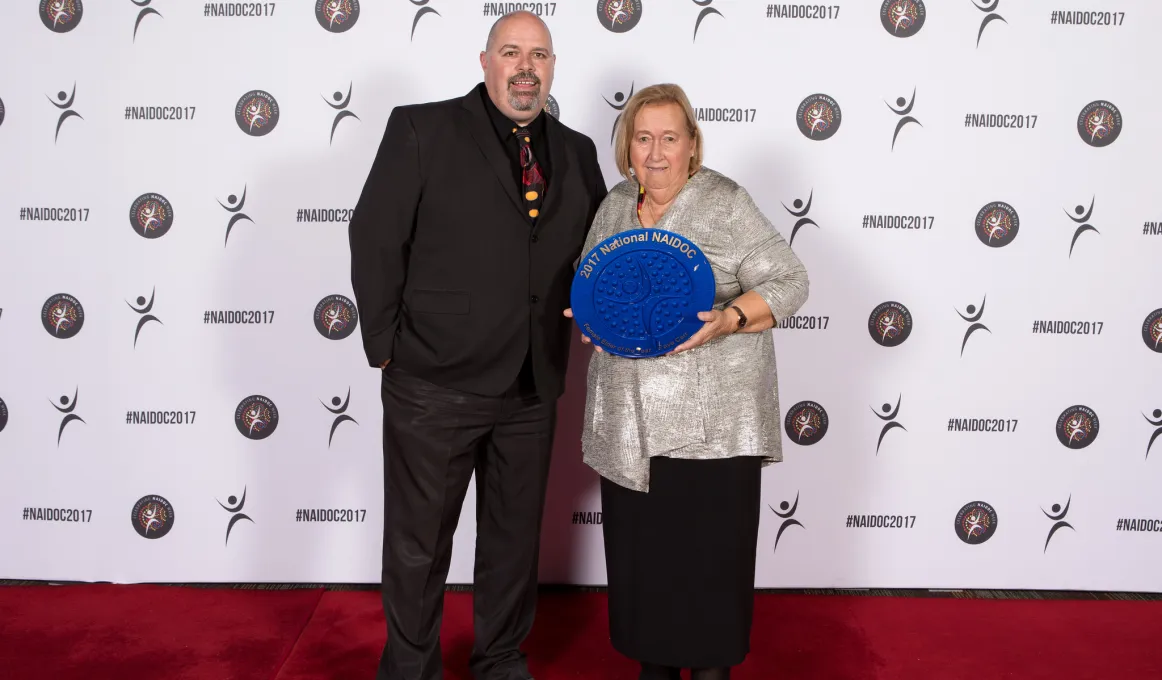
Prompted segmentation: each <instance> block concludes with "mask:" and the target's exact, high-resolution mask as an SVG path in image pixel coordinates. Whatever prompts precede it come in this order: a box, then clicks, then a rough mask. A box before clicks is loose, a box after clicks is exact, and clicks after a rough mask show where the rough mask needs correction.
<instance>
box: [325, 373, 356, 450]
mask: <svg viewBox="0 0 1162 680" xmlns="http://www.w3.org/2000/svg"><path fill="white" fill-rule="evenodd" d="M319 403H320V404H323V408H325V409H327V410H328V411H330V412H331V413H332V414H334V416H335V419H334V420H333V421H331V433H330V434H328V435H327V448H331V440H332V439H334V438H335V430H336V429H338V427H339V426H340V425H342V424H343V423H348V422H349V423H355V424H356V425H358V424H359V423H358V422H357V421H356V420H355V419H354V418H352V417H351V416H349V415H347V407H348V406H350V405H351V388H350V387H348V388H347V398H346V399H340V398H339V397H338V396H337V395H336V396H334V397H331V406H327V405H326V404H325V403H323V402H322V401H321V400H320V401H319Z"/></svg>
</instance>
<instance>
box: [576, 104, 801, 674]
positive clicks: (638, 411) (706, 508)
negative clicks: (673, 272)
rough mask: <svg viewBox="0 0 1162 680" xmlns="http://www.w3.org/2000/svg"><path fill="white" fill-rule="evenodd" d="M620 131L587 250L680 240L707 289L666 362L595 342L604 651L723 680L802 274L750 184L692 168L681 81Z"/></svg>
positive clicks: (590, 421) (694, 143)
mask: <svg viewBox="0 0 1162 680" xmlns="http://www.w3.org/2000/svg"><path fill="white" fill-rule="evenodd" d="M616 137H617V141H616V145H615V150H616V151H615V152H616V154H617V167H618V170H619V171H620V172H621V174H622V175H623V176H624V177H625V181H623V182H621V183H619V184H618V185H617V186H616V187H614V188H613V189H612V190H611V192H610V193H609V195H608V197H607V198H606V199H605V202H604V203H603V204H602V205H601V207H600V209H599V210H598V212H597V215H596V217H595V219H594V221H593V227H592V229H591V231H590V233H589V237H588V239H587V241H586V244H585V247H584V251H583V252H586V253H587V252H588V251H589V250H590V249H591V248H593V247H594V246H595V245H596V244H597V243H599V242H601V241H603V240H605V239H606V238H609V237H611V236H613V235H615V234H617V233H620V232H623V231H626V230H630V229H642V228H646V229H651V228H655V229H662V230H666V231H670V232H674V233H677V234H680V235H681V236H683V237H685V238H687V239H689V240H690V241H692V242H693V243H695V244H696V245H698V247H699V248H700V249H701V250H702V252H703V253H704V254H705V255H706V256H707V258H708V259H709V261H710V263H711V265H712V269H713V272H714V279H715V296H714V305H713V308H712V309H711V310H709V311H705V312H700V313H699V315H698V318H699V319H700V320H701V321H703V322H705V323H704V324H703V326H702V327H701V329H700V330H699V331H698V333H696V334H695V335H694V336H692V337H691V338H690V339H689V340H687V341H686V342H684V343H683V344H681V345H679V346H678V347H676V348H675V349H674V350H673V351H672V352H670V353H669V354H666V355H664V356H659V357H654V358H637V359H631V358H624V357H619V356H614V355H612V354H609V353H608V352H603V351H601V348H600V347H599V346H596V345H595V349H597V353H596V354H594V355H593V356H592V358H591V361H590V364H589V374H588V382H587V388H588V394H587V396H586V404H585V424H584V431H583V434H582V450H583V452H584V460H585V463H586V464H587V465H589V466H590V467H592V468H593V469H594V470H596V471H597V472H598V473H599V474H600V475H601V502H602V511H603V517H602V521H603V531H604V537H605V558H606V569H607V573H608V584H609V588H608V592H609V617H610V621H609V623H610V632H611V636H612V643H613V646H614V648H616V649H617V650H618V651H619V652H621V653H622V654H624V655H626V656H628V657H630V658H633V659H636V660H638V661H639V662H640V663H641V665H642V672H641V676H640V677H641V678H642V679H643V680H644V679H647V678H658V679H667V680H670V679H672V680H678V679H679V678H680V675H679V673H680V671H681V669H682V668H690V669H692V671H691V678H692V680H719V679H721V678H728V677H729V676H730V668H731V667H732V666H735V665H738V664H740V663H741V662H742V661H743V659H744V658H745V657H746V655H747V653H748V652H749V648H750V645H749V641H750V626H751V618H752V612H753V606H754V574H755V557H756V554H755V551H756V542H757V540H758V526H759V495H760V481H761V478H760V471H761V468H762V467H763V466H765V465H768V464H770V463H774V462H777V461H780V460H782V439H781V437H782V433H781V430H780V415H779V402H778V394H777V380H776V369H775V353H774V347H773V343H772V334H771V333H768V332H767V331H768V330H770V329H771V328H773V327H774V326H775V323H776V321H777V320H778V319H782V318H785V317H787V316H789V315H791V314H794V313H795V311H796V310H798V309H799V307H801V306H802V305H803V302H804V301H805V300H806V298H807V288H808V282H807V273H806V270H805V269H804V267H803V264H802V263H801V262H800V261H799V258H798V257H796V256H795V254H794V253H793V252H792V251H791V249H790V247H789V246H788V245H787V243H786V241H784V240H783V238H782V236H781V235H780V234H779V232H778V231H776V230H775V228H774V226H773V225H772V224H771V223H770V222H769V221H768V220H767V219H766V217H764V216H763V214H762V212H760V210H759V209H758V207H757V206H756V205H755V203H754V201H753V200H751V197H750V195H749V194H748V193H747V191H746V190H745V189H743V188H742V187H741V186H739V185H738V184H736V183H735V182H734V181H732V180H731V179H729V178H727V177H725V176H723V175H722V174H720V173H718V172H716V171H714V170H711V169H709V168H705V167H702V134H701V131H700V130H699V128H698V124H697V122H696V119H695V117H694V112H693V110H692V109H691V108H690V103H689V101H688V100H687V98H686V95H685V93H684V92H683V91H682V89H681V88H679V87H678V86H676V85H654V86H651V87H647V88H646V89H644V90H640V91H639V92H637V93H636V94H635V95H634V96H633V97H631V98H630V100H629V102H628V103H627V104H626V107H625V112H624V113H623V115H622V116H621V119H620V121H619V123H618V128H617V131H616ZM565 315H566V316H569V317H572V310H566V312H565ZM583 341H585V342H590V340H589V338H583Z"/></svg>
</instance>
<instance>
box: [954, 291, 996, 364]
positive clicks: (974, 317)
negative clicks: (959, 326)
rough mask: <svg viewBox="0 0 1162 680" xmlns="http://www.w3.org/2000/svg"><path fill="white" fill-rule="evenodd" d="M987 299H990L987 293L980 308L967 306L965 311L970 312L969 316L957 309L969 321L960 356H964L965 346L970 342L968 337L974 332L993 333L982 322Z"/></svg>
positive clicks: (961, 344) (961, 316)
mask: <svg viewBox="0 0 1162 680" xmlns="http://www.w3.org/2000/svg"><path fill="white" fill-rule="evenodd" d="M986 300H988V296H987V295H986V296H984V297H983V298H981V301H980V309H979V310H978V309H977V308H976V305H969V306H968V307H965V309H964V311H966V312H968V316H965V315H964V314H961V313H960V310H959V309H958V310H956V313H957V314H958V315H959V316H960V318H962V319H964V320H965V321H967V322H968V323H969V326H968V330H966V331H965V332H964V340H963V341H962V342H961V343H960V356H962V357H963V356H964V347H965V345H967V344H968V339H969V338H970V337H972V334H973V333H975V332H977V331H988V332H989V334H990V335H991V334H992V330H990V329H989V327H988V326H986V325H984V324H983V323H981V322H980V318H981V317H982V316H984V303H985V301H986Z"/></svg>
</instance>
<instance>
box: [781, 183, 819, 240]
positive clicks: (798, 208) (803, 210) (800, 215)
mask: <svg viewBox="0 0 1162 680" xmlns="http://www.w3.org/2000/svg"><path fill="white" fill-rule="evenodd" d="M814 198H815V190H814V189H811V193H809V194H807V203H806V204H804V203H803V199H801V198H796V199H795V200H794V201H792V202H791V205H792V206H793V207H794V209H791V208H788V207H787V204H786V203H783V209H784V210H786V211H787V212H789V213H791V215H792V216H793V217H795V218H796V220H795V226H793V227H791V240H790V242H789V243H788V244H787V245H789V246H794V245H795V234H798V233H799V230H800V229H801V228H803V227H805V226H807V225H808V224H810V225H811V226H813V227H815V228H816V229H819V225H818V224H816V222H815V220H813V219H811V218H810V217H807V213H808V212H810V210H811V201H812V200H814Z"/></svg>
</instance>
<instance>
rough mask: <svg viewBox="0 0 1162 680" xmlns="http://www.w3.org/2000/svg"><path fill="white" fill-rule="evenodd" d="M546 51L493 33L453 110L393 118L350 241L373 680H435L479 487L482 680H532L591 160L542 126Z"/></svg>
mask: <svg viewBox="0 0 1162 680" xmlns="http://www.w3.org/2000/svg"><path fill="white" fill-rule="evenodd" d="M555 62H556V56H555V55H554V54H553V45H552V38H551V36H550V35H549V30H548V27H547V26H545V24H544V22H542V21H541V20H540V19H539V18H537V17H536V16H535V15H533V14H530V13H528V12H517V13H513V14H509V15H507V16H505V17H502V18H501V19H500V20H499V21H497V22H496V24H495V25H494V26H493V28H492V31H491V32H490V33H489V37H488V41H487V44H486V46H485V50H484V51H483V52H482V53H481V54H480V64H481V67H482V68H483V70H484V82H483V83H481V84H479V85H478V86H477V87H476V88H474V89H473V90H472V91H471V92H469V93H468V94H467V95H465V96H463V97H458V98H456V99H450V100H447V101H441V102H435V103H428V104H419V105H411V106H400V107H397V108H395V109H394V110H393V111H392V112H391V115H390V117H389V118H388V122H387V129H386V132H385V133H384V136H383V140H382V142H381V144H380V146H379V149H378V151H377V154H376V157H375V160H374V162H373V164H372V167H371V171H370V174H369V176H368V177H367V181H366V183H365V185H364V187H363V190H362V194H361V196H360V198H359V202H358V203H357V205H356V208H355V212H354V215H353V217H352V220H351V223H350V233H349V235H350V246H351V260H352V262H351V279H352V287H353V289H354V293H355V299H356V304H357V305H358V307H359V310H360V315H361V322H362V323H361V331H360V332H361V334H362V338H363V345H364V349H365V351H366V354H367V359H368V362H369V363H370V364H371V365H372V366H375V367H379V368H381V369H383V370H382V374H383V375H382V390H381V392H382V401H383V409H384V433H383V434H384V436H383V448H384V506H385V507H384V532H383V606H384V612H385V614H386V617H387V629H388V639H387V644H386V646H385V648H384V652H383V657H382V659H381V661H380V665H379V673H378V675H377V678H378V680H431V679H436V678H441V677H442V667H441V659H440V653H441V650H440V644H439V632H440V619H441V613H442V607H443V594H444V586H445V583H446V579H447V575H448V567H449V562H450V560H451V551H452V535H453V532H454V531H455V529H456V525H457V520H458V519H459V516H460V509H461V506H462V504H463V502H464V496H465V493H466V491H467V487H468V484H469V481H470V479H471V477H472V474H473V472H475V474H476V501H477V502H476V519H477V540H476V555H475V560H476V562H475V573H474V586H475V595H474V611H475V634H476V640H475V645H474V647H473V651H472V655H471V667H472V672H473V674H474V675H475V677H476V678H477V679H478V680H526V679H528V678H531V676H530V675H529V672H528V667H527V664H526V660H525V655H524V654H523V653H522V652H521V651H520V649H519V647H520V644H521V643H522V641H523V640H524V639H525V637H526V636H527V635H528V633H529V630H530V629H531V627H532V622H533V614H534V609H535V604H536V588H537V564H538V552H539V546H540V532H541V515H542V510H543V508H544V499H545V487H546V485H547V481H548V471H549V457H550V452H551V450H552V441H553V432H554V427H555V415H556V411H555V404H556V400H557V398H558V397H559V396H560V395H561V393H562V392H563V391H564V381H565V372H566V364H567V361H568V355H569V341H570V338H571V333H572V327H571V326H570V323H571V322H570V320H569V319H567V318H565V317H564V316H563V315H562V311H563V310H564V309H566V308H567V307H569V306H570V305H569V291H570V287H571V285H572V278H573V271H574V267H573V263H574V262H575V261H577V259H578V258H579V257H580V255H581V247H582V246H583V245H584V242H585V237H586V234H587V232H588V229H589V225H590V223H591V222H592V220H593V215H594V213H595V212H596V210H597V207H598V205H599V204H600V203H601V201H602V199H603V198H604V197H605V194H606V185H605V179H604V178H603V176H602V174H601V169H600V167H599V166H598V161H597V150H596V148H595V147H594V145H593V142H592V141H591V140H590V139H589V138H588V137H586V136H584V135H582V134H580V133H577V132H575V131H573V130H571V129H569V128H567V127H565V126H564V125H562V124H561V123H560V122H558V121H557V120H556V119H554V118H552V117H551V116H549V115H547V114H545V113H543V109H544V107H545V104H546V102H547V101H548V97H549V90H550V88H551V86H552V83H553V68H554V64H555Z"/></svg>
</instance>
